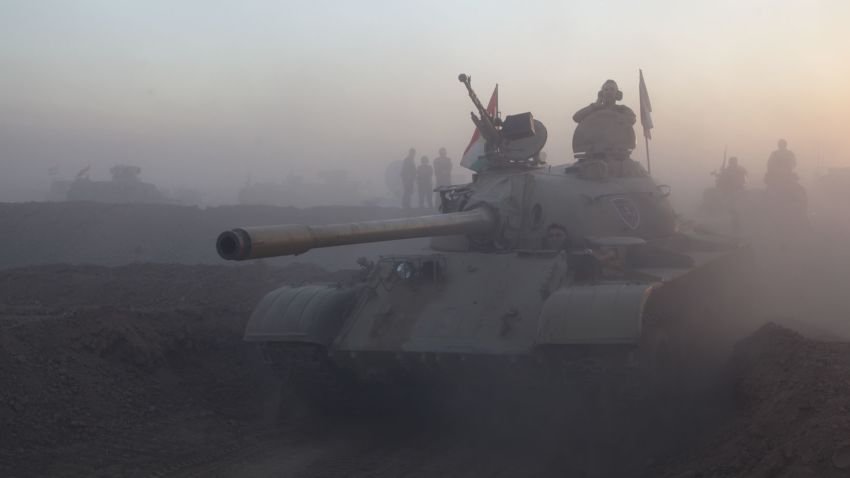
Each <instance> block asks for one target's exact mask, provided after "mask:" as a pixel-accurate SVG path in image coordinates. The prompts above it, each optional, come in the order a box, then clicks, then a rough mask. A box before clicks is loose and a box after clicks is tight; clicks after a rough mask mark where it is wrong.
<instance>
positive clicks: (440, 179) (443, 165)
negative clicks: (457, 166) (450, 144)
mask: <svg viewBox="0 0 850 478" xmlns="http://www.w3.org/2000/svg"><path fill="white" fill-rule="evenodd" d="M434 176H435V177H436V179H437V187H440V186H449V185H451V184H452V159H451V158H449V157H448V156H446V148H440V155H439V156H437V157H436V158H434Z"/></svg>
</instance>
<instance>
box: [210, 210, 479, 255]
mask: <svg viewBox="0 0 850 478" xmlns="http://www.w3.org/2000/svg"><path fill="white" fill-rule="evenodd" d="M495 227H496V217H495V215H494V214H493V213H492V212H490V211H489V210H488V209H485V208H476V209H472V210H469V211H460V212H450V213H446V214H436V215H432V216H419V217H410V218H401V219H387V220H380V221H364V222H351V223H347V224H328V225H322V226H306V225H303V224H285V225H278V226H258V227H242V228H237V229H232V230H230V231H224V232H222V233H221V234H219V236H218V240H217V241H216V250H217V251H218V254H219V255H220V256H221V257H222V258H224V259H228V260H234V261H242V260H246V259H259V258H262V257H278V256H291V255H297V254H301V253H304V252H307V251H309V250H310V249H314V248H317V247H332V246H342V245H346V244H362V243H366V242H381V241H392V240H395V239H411V238H415V237H432V236H450V235H455V234H481V233H487V232H490V231H492V230H493V229H494V228H495Z"/></svg>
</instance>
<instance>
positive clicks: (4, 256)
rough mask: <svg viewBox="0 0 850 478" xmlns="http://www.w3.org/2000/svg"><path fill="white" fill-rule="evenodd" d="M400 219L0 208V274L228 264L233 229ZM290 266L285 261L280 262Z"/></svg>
mask: <svg viewBox="0 0 850 478" xmlns="http://www.w3.org/2000/svg"><path fill="white" fill-rule="evenodd" d="M419 212H422V211H419ZM432 212H433V211H432ZM417 213H418V212H417ZM401 216H402V211H401V210H400V209H398V208H380V207H367V206H327V207H314V208H307V209H297V208H285V207H272V206H221V207H214V208H207V209H199V208H197V207H187V206H175V205H167V204H103V203H94V202H64V203H35V202H33V203H0V225H2V227H0V243H2V244H3V245H4V246H3V247H2V248H0V268H8V267H21V266H29V265H41V264H55V263H67V264H97V265H123V264H129V263H142V262H144V263H147V262H156V263H178V264H221V263H222V262H223V261H222V260H221V259H220V258H219V257H218V255H217V254H216V252H215V239H216V237H218V234H219V233H220V232H222V231H224V230H226V229H230V228H233V227H237V226H259V225H267V224H286V223H306V224H328V223H336V222H351V221H366V220H373V219H390V218H397V217H401ZM422 243H423V242H422V241H421V240H415V239H414V240H407V241H400V242H399V243H398V244H397V245H396V247H408V248H409V247H411V245H412V246H413V247H421V244H422ZM388 247H392V246H388V245H387V244H386V243H385V244H382V245H364V246H354V247H348V248H343V249H338V250H324V251H315V252H311V254H310V261H311V262H315V263H318V264H321V265H322V266H323V267H326V268H331V267H332V268H337V267H339V265H343V267H349V266H353V265H354V261H355V259H356V258H357V256H358V255H377V254H380V253H382V252H383V251H386V250H387V248H388ZM285 263H288V262H287V260H285V259H279V260H275V262H274V264H276V265H283V264H285Z"/></svg>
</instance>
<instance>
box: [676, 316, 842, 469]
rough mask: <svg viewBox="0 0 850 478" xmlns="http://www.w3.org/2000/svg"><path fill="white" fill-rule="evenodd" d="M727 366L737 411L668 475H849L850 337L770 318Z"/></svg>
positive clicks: (742, 346) (742, 345) (738, 350)
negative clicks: (831, 336)
mask: <svg viewBox="0 0 850 478" xmlns="http://www.w3.org/2000/svg"><path fill="white" fill-rule="evenodd" d="M732 365H733V368H734V385H735V395H736V403H737V406H738V415H739V416H738V418H737V419H736V420H734V421H733V422H732V423H729V424H728V425H727V426H725V427H724V429H723V431H722V432H720V433H718V434H717V435H716V436H713V437H711V439H710V440H708V441H707V442H706V443H705V445H704V446H702V447H700V448H698V449H697V450H695V451H694V452H692V453H690V454H689V455H688V458H687V459H684V460H678V461H679V464H678V465H676V466H673V467H672V470H673V471H672V472H670V473H668V474H667V475H666V476H675V477H681V478H684V477H708V476H711V477H733V476H734V477H738V476H748V477H749V476H752V477H789V478H790V477H804V476H811V477H833V476H834V477H839V476H848V475H850V344H848V343H840V342H818V341H813V340H809V339H806V338H804V337H803V336H801V335H800V334H798V333H796V332H794V331H791V330H789V329H785V328H782V327H779V326H777V325H773V324H768V325H765V326H764V327H762V328H761V329H759V330H758V331H757V332H755V333H754V334H753V335H751V336H749V337H748V338H746V339H744V340H743V341H741V342H740V343H739V344H738V346H737V347H736V350H735V355H734V359H733V364H732Z"/></svg>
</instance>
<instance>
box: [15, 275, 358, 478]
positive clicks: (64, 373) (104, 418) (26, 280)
mask: <svg viewBox="0 0 850 478" xmlns="http://www.w3.org/2000/svg"><path fill="white" fill-rule="evenodd" d="M347 277H348V275H347V274H346V273H336V274H330V273H327V272H325V271H324V270H322V269H319V268H317V267H315V266H309V265H291V266H289V267H287V268H285V269H273V268H272V269H269V268H266V267H264V266H253V267H251V266H249V267H238V266H237V267H224V266H179V265H130V266H124V267H116V268H106V267H101V266H42V267H31V268H23V269H9V270H5V271H2V272H0V331H1V333H0V423H2V425H0V426H2V430H3V433H2V445H1V446H0V476H39V475H43V476H57V475H58V476H93V475H95V474H100V475H102V476H116V475H121V476H130V475H132V474H133V473H130V472H131V471H134V470H139V472H140V473H141V472H143V471H144V472H150V471H152V470H155V469H159V468H162V467H164V466H166V465H168V464H176V463H180V462H181V461H183V460H185V459H187V458H188V457H189V456H194V455H196V454H197V449H198V446H199V445H203V444H204V443H207V442H209V443H211V444H216V445H217V446H225V445H224V444H226V443H228V441H232V440H235V439H236V438H238V437H240V436H241V435H242V434H243V433H244V432H245V431H246V430H251V431H252V432H256V430H257V429H259V428H263V427H267V426H268V425H269V424H273V423H275V421H274V420H273V419H271V420H270V417H272V418H273V417H274V415H275V413H276V409H275V408H274V407H275V406H276V403H275V398H276V395H275V394H276V393H277V391H276V388H275V387H276V386H277V382H276V381H275V380H273V379H272V378H271V376H270V372H269V371H268V369H267V368H266V366H265V364H264V363H263V360H262V358H261V357H260V356H259V354H258V353H257V350H256V349H255V348H254V347H250V346H248V345H246V344H245V343H243V342H242V341H241V333H242V328H243V325H244V322H245V320H246V318H247V316H248V314H249V313H250V310H251V307H252V306H253V304H254V303H255V302H256V301H257V300H258V299H259V298H260V297H261V296H262V294H263V293H264V292H266V291H268V290H270V289H272V288H274V287H275V286H276V285H278V284H280V283H295V282H301V281H305V280H308V281H338V280H346V278H347ZM269 406H270V407H271V408H269Z"/></svg>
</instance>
